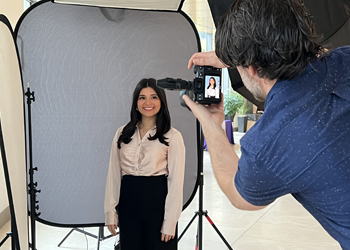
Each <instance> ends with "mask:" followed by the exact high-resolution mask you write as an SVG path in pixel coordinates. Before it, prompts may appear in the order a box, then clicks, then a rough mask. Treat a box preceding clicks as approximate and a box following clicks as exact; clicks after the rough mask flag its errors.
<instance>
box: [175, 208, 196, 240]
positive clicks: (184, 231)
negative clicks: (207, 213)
mask: <svg viewBox="0 0 350 250" xmlns="http://www.w3.org/2000/svg"><path fill="white" fill-rule="evenodd" d="M197 215H198V212H196V213H195V214H194V216H193V217H192V219H191V221H190V222H189V223H188V224H187V226H186V227H185V229H184V230H183V231H182V233H181V235H180V237H179V239H178V240H177V242H179V241H180V240H181V238H182V236H184V234H185V233H186V231H187V229H189V227H190V226H191V224H192V222H193V221H194V219H196V217H197Z"/></svg>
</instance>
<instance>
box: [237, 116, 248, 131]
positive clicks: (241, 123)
mask: <svg viewBox="0 0 350 250" xmlns="http://www.w3.org/2000/svg"><path fill="white" fill-rule="evenodd" d="M237 123H238V132H241V133H245V132H246V131H247V123H248V116H246V115H244V116H238V117H237Z"/></svg>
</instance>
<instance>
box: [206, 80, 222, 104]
mask: <svg viewBox="0 0 350 250" xmlns="http://www.w3.org/2000/svg"><path fill="white" fill-rule="evenodd" d="M220 90H221V86H220V76H211V75H206V76H205V98H207V99H213V98H215V99H219V98H220Z"/></svg>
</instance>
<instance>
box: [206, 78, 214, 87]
mask: <svg viewBox="0 0 350 250" xmlns="http://www.w3.org/2000/svg"><path fill="white" fill-rule="evenodd" d="M210 79H213V80H214V86H213V89H215V88H216V80H215V78H214V77H210ZM210 79H209V85H208V87H207V89H209V88H210V86H211V84H210Z"/></svg>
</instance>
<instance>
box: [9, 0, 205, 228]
mask: <svg viewBox="0 0 350 250" xmlns="http://www.w3.org/2000/svg"><path fill="white" fill-rule="evenodd" d="M15 38H16V42H17V45H18V48H19V51H20V59H21V66H22V73H23V84H24V85H25V87H26V86H27V83H29V85H30V89H31V90H32V91H34V93H35V102H33V103H32V105H31V113H32V124H31V125H32V135H33V143H32V145H33V164H34V167H37V168H38V171H37V172H35V181H36V182H37V183H38V189H40V190H41V193H40V194H38V195H37V200H38V201H39V206H40V209H39V211H38V212H40V213H41V215H40V216H39V218H38V221H41V222H44V223H46V224H51V225H57V226H67V227H78V226H101V225H104V213H103V200H104V190H105V182H106V176H107V170H108V161H109V154H110V148H111V143H112V139H113V136H114V134H115V132H116V130H117V128H118V127H119V126H121V125H123V124H126V123H127V122H128V121H129V113H130V107H131V99H132V92H133V90H134V87H135V86H136V84H137V82H139V80H141V79H142V78H145V77H152V78H156V79H161V78H165V77H173V78H182V79H188V80H192V79H193V78H194V77H195V75H194V73H193V71H191V70H188V69H187V62H188V59H189V58H190V56H191V55H192V54H193V53H195V52H198V51H199V50H200V45H199V37H198V33H197V31H196V29H195V27H194V25H193V23H192V22H191V21H190V19H189V18H188V17H187V16H186V15H185V14H184V13H182V12H181V11H176V12H169V11H146V10H143V11H140V10H130V9H116V8H115V9H112V8H100V7H90V6H79V5H66V4H56V3H52V2H50V1H41V2H38V3H37V4H35V5H33V6H31V8H29V9H28V10H27V11H26V12H25V13H24V14H23V15H22V17H21V18H20V20H19V22H18V24H17V27H16V31H15ZM167 98H168V105H169V109H170V113H171V118H172V126H173V127H175V128H176V129H178V130H179V131H180V132H181V133H182V135H183V138H184V141H185V146H186V173H185V186H184V194H183V195H184V207H186V206H187V205H188V204H189V203H190V201H191V199H192V198H193V196H194V194H195V191H196V188H197V176H198V173H197V171H198V162H199V160H198V159H199V155H200V154H202V150H201V149H197V141H198V138H197V132H196V131H198V126H199V125H198V123H197V121H196V119H195V118H194V116H193V114H192V113H191V112H189V111H188V110H187V109H186V108H183V107H182V106H181V105H180V103H179V92H177V91H167ZM26 112H28V111H26Z"/></svg>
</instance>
